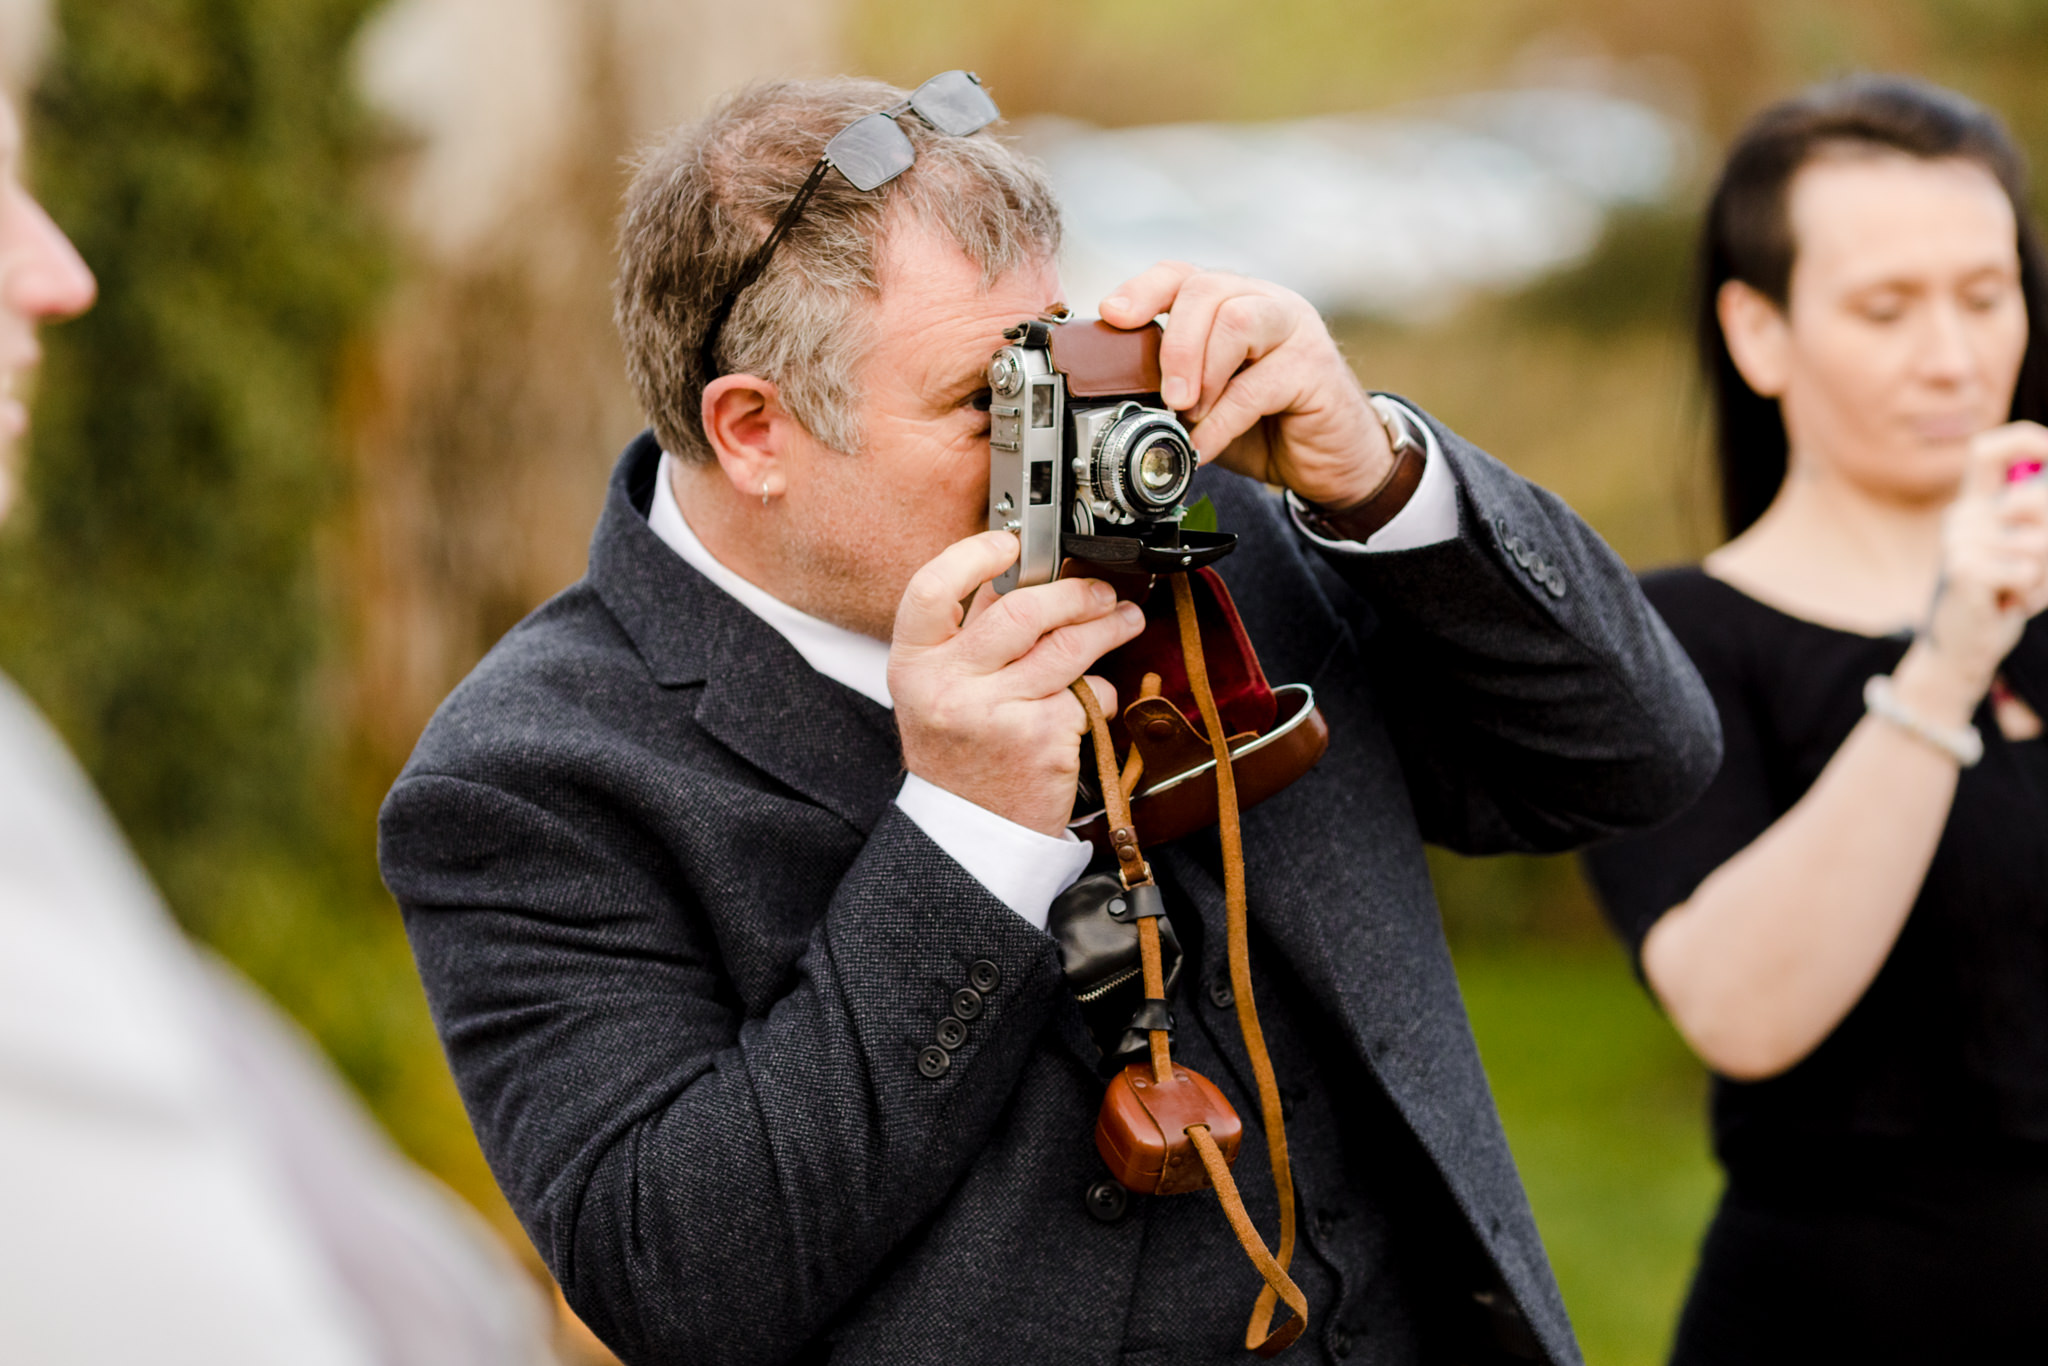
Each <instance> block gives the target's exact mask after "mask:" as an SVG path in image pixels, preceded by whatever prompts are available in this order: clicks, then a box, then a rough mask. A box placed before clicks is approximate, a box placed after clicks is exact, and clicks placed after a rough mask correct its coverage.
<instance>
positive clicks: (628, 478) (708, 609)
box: [590, 433, 902, 832]
mask: <svg viewBox="0 0 2048 1366" xmlns="http://www.w3.org/2000/svg"><path fill="white" fill-rule="evenodd" d="M660 460H661V448H660V446H659V444H657V443H656V441H655V439H654V436H653V434H652V433H643V434H642V435H641V436H640V437H638V438H637V439H636V440H635V441H634V442H633V444H632V445H630V446H628V447H627V448H626V453H625V455H624V456H623V457H621V458H620V460H619V463H618V466H617V468H616V469H615V470H614V471H613V472H612V481H611V488H610V492H609V494H608V495H607V498H606V501H605V510H604V514H603V515H602V516H601V517H600V518H599V519H598V525H597V532H596V534H595V536H594V537H593V538H592V540H591V547H590V582H591V585H592V587H594V588H595V589H596V590H597V593H598V596H599V597H601V598H602V599H603V600H604V603H605V606H606V607H607V608H609V609H610V611H611V613H612V615H613V616H614V617H615V618H617V619H618V622H619V625H620V626H621V627H622V628H623V629H624V630H625V632H626V634H627V635H628V636H629V637H630V638H631V639H632V641H633V644H634V647H635V648H636V649H637V650H638V651H639V652H640V655H641V658H643V659H644V660H646V662H647V666H648V668H649V670H650V671H651V672H652V673H653V675H654V678H655V680H656V681H657V682H659V683H660V684H661V685H662V686H663V687H668V688H682V687H687V686H689V685H691V684H696V683H701V684H702V685H703V690H702V692H701V693H700V694H699V696H698V699H697V711H696V721H697V724H698V726H699V727H700V728H702V729H703V731H704V732H705V733H706V734H707V735H709V736H711V737H712V738H713V739H715V740H717V741H718V742H719V743H720V744H723V745H724V746H725V747H726V748H727V749H729V750H731V751H732V752H733V753H734V754H735V755H737V756H739V757H740V758H741V759H744V760H746V762H747V763H749V764H751V765H753V766H754V767H755V768H757V769H759V770H760V771H761V772H763V773H765V774H767V775H768V776H769V777H771V778H773V779H774V780H775V781H777V782H778V783H781V784H782V785H784V786H785V787H788V788H790V789H791V790H793V791H795V792H798V793H801V794H802V795H803V796H805V797H807V798H809V799H810V800H811V801H813V802H816V803H817V804H818V805H820V806H822V807H824V808H826V809H827V810H829V811H831V812H833V813H834V814H835V815H837V816H839V817H840V818H842V819H843V820H845V821H847V822H848V823H849V824H851V825H853V826H854V827H855V828H856V829H859V830H861V831H862V832H866V831H868V830H871V829H873V828H874V826H875V824H876V822H877V821H879V820H880V819H881V818H882V815H883V813H884V812H885V811H886V810H887V809H888V806H889V803H890V802H891V801H892V800H894V798H895V796H896V790H897V788H898V787H899V786H900V785H901V784H900V782H899V779H900V777H901V774H902V760H901V757H900V754H899V751H898V748H897V743H896V727H895V719H894V718H893V717H892V716H891V715H890V713H889V711H888V709H887V708H885V707H881V706H878V705H877V704H875V703H874V702H872V701H870V700H869V699H867V698H865V697H862V696H861V695H860V694H859V693H856V692H854V691H853V690H852V689H851V688H848V687H846V686H844V685H842V684H840V683H837V682H834V681H833V680H832V679H829V678H827V677H825V676H824V675H823V674H820V673H819V672H818V671H817V670H815V669H813V668H812V667H811V666H810V665H809V664H808V663H807V662H805V660H804V658H803V656H801V655H799V654H798V653H797V652H796V650H795V649H794V648H793V647H792V646H791V645H790V644H789V642H788V641H786V640H784V639H783V638H782V636H781V635H780V634H779V633H778V632H777V631H775V629H774V628H773V627H771V626H769V625H768V624H767V623H766V622H764V621H762V620H761V619H760V618H759V617H757V616H755V615H754V614H753V613H752V612H749V611H748V610H747V609H746V608H744V607H742V606H741V605H740V604H739V603H738V602H735V601H734V600H733V599H732V598H731V597H729V596H727V595H726V594H725V593H724V592H723V591H721V590H720V589H719V588H717V587H716V586H715V585H713V584H712V583H711V582H710V581H708V580H707V579H705V578H704V576H703V575H701V574H699V573H698V572H697V571H696V570H694V569H692V568H691V567H690V566H689V565H688V564H686V563H685V562H684V561H683V559H682V557H681V556H679V555H677V554H676V553H675V551H674V550H672V549H670V548H669V546H668V545H667V544H665V543H664V542H663V541H662V539H661V538H660V537H659V536H657V535H655V533H654V531H653V529H652V528H651V527H649V526H648V525H647V508H648V507H649V506H650V502H651V499H652V497H653V492H654V479H655V472H656V470H657V469H658V468H659V465H660Z"/></svg>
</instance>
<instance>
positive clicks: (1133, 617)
mask: <svg viewBox="0 0 2048 1366" xmlns="http://www.w3.org/2000/svg"><path fill="white" fill-rule="evenodd" d="M1144 629H1145V613H1144V612H1143V610H1141V609H1140V608H1139V607H1138V605H1137V604H1136V603H1132V602H1126V603H1119V604H1118V605H1117V608H1116V610H1115V611H1113V612H1110V613H1108V614H1106V615H1104V616H1100V617H1096V618H1094V619H1093V620H1091V621H1078V622H1075V623H1073V624H1072V625H1070V626H1062V627H1060V628H1059V629H1058V630H1056V631H1049V632H1047V633H1046V634H1045V635H1044V636H1042V637H1040V638H1039V641H1038V643H1037V644H1035V645H1033V646H1032V647H1031V648H1030V650H1028V651H1026V652H1025V653H1024V655H1023V656H1022V657H1021V658H1019V659H1018V660H1017V661H1016V662H1015V663H1013V664H1011V665H1010V666H1009V667H1008V668H1007V669H1005V670H1004V671H1003V674H1004V690H1005V691H1006V692H1009V693H1010V694H1012V695H1013V696H1018V697H1050V696H1052V695H1053V694H1054V693H1057V692H1059V691H1061V690H1062V689H1065V688H1069V687H1072V686H1073V683H1074V680H1075V679H1077V678H1079V677H1080V676H1081V675H1082V674H1083V673H1085V672H1086V671H1087V670H1088V668H1089V667H1090V666H1091V665H1093V664H1094V663H1095V661H1096V660H1098V659H1101V658H1102V657H1103V656H1104V655H1106V654H1108V653H1109V652H1110V651H1111V650H1114V649H1115V648H1116V647H1117V646H1119V645H1124V644H1127V643H1129V642H1130V641H1133V640H1135V639H1137V637H1138V635H1139V633H1140V632H1142V631H1143V630H1144ZM1112 700H1114V699H1112Z"/></svg>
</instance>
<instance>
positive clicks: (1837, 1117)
mask: <svg viewBox="0 0 2048 1366" xmlns="http://www.w3.org/2000/svg"><path fill="white" fill-rule="evenodd" d="M2024 203H2025V199H2024V195H2023V192H2022V187H2021V170H2020V163H2019V157H2018V155H2017V153H2016V152H2015V151H2014V150H2013V147H2012V145H2011V143H2010V141H2009V140H2008V138H2007V136H2006V134H2005V133H2004V131H2003V129H2002V128H2001V127H2000V126H1999V124H1998V123H1997V121H1996V120H1995V119H1994V118H1993V117H1992V116H1991V115H1990V114H1988V113H1987V112H1985V111H1984V110H1983V109H1981V108H1979V107H1977V106H1975V105H1973V104H1971V103H1969V102H1968V101H1966V100H1963V99H1961V98H1960V97H1958V96H1955V95H1953V94H1950V93H1948V92H1946V91H1942V90H1939V89H1936V88H1933V87H1930V86H1925V85H1921V84H1918V83H1914V82H1907V81H1903V80H1896V79H1880V78H1859V79H1857V80H1853V81H1847V82H1842V83H1838V84H1834V85H1830V86H1825V87H1821V88H1819V89H1816V90H1813V91H1809V92H1808V93H1806V94H1805V95H1803V96H1800V97H1798V98H1796V99H1794V100H1791V101H1788V102H1786V103H1785V104H1782V105H1779V106H1777V107H1776V108H1773V109H1771V110H1769V111H1767V112H1766V113H1765V114H1763V115H1762V116H1761V117H1759V118H1758V119H1757V120H1756V122H1754V123H1753V124H1752V125H1751V126H1750V128H1749V129H1748V130H1747V131H1746V132H1745V133H1744V134H1743V136H1742V138H1741V139H1740V140H1739V141H1738V143H1737V145H1736V147H1735V149H1734V151H1733V152H1732V153H1731V155H1730V159H1729V162H1728V165H1727V167H1726V169H1725V170H1724V171H1723V174H1722V178H1721V182H1720V184H1719V186H1718V188H1717V190H1716V193H1715V196H1714V200H1713V204H1712V206H1711V208H1710V210H1709V221H1708V225H1707V230H1706V238H1705V255H1706V260H1705V272H1704V280H1705V288H1704V289H1703V291H1702V294H1703V297H1702V299H1701V309H1700V340H1701V343H1702V349H1703V352H1704V358H1705V360H1706V362H1707V366H1708V370H1709V373H1710V376H1711V377H1712V379H1713V381H1714V386H1715V397H1716V412H1717V416H1718V418H1719V423H1720V431H1719V437H1720V459H1721V473H1722V484H1723V501H1724V511H1725V513H1726V515H1727V520H1728V526H1729V530H1730V532H1731V533H1732V534H1733V537H1734V538H1733V539H1732V540H1731V541H1730V542H1729V543H1728V544H1727V545H1725V546H1723V547H1722V548H1721V549H1719V550H1717V551H1715V552H1714V553H1713V554H1711V555H1709V556H1708V557H1707V559H1706V561H1705V563H1704V565H1703V566H1701V567H1700V568H1692V569H1680V570H1673V571H1667V572H1665V573H1662V574H1657V575H1653V576H1651V577H1650V578H1649V579H1648V580H1647V583H1646V587H1647V589H1648V592H1649V596H1650V599H1651V601H1653V602H1654V603H1655V604H1656V605H1657V607H1658V609H1659V610H1660V611H1661V612H1662V613H1663V614H1664V617H1665V619H1666V620H1667V621H1668V622H1669V623H1670V625H1671V628H1672V630H1673V631H1674V632H1675V633H1676V634H1677V636H1678V638H1679V639H1680V641H1682V642H1683V643H1684V644H1685V646H1686V648H1687V650H1688V651H1689V652H1690V653H1691V654H1692V657H1693V661H1694V663H1695V664H1697V665H1698V666H1699V670H1700V673H1701V675H1702V676H1703V677H1704V678H1705V679H1706V681H1707V684H1708V686H1709V688H1711V689H1712V691H1713V693H1714V696H1715V699H1716V701H1717V702H1718V703H1719V706H1720V711H1721V724H1722V727H1723V729H1724V732H1725V740H1726V754H1727V757H1726V760H1725V763H1724V766H1723V768H1722V771H1721V774H1720V776H1719V777H1718V779H1717V780H1716V781H1715V783H1714V785H1713V786H1712V787H1711V788H1710V789H1709V790H1708V792H1707V794H1706V795H1705V796H1704V797H1703V798H1702V799H1701V801H1700V802H1699V804H1698V805H1697V806H1696V807H1694V808H1693V809H1692V810H1691V811H1690V812H1688V813H1687V814H1686V815H1684V816H1682V817H1680V818H1679V819H1678V820H1676V821H1674V822H1672V823H1671V824H1670V825H1668V826H1665V827H1664V828H1662V829H1660V830H1657V831H1654V832H1651V833H1649V834H1646V835H1643V836H1639V837H1634V838H1630V839H1625V840H1621V841H1617V842H1615V843H1613V844H1611V845H1608V846H1606V847H1605V848H1603V849H1601V850H1598V851H1596V852H1595V853H1594V854H1592V855H1591V856H1590V858H1589V863H1590V867H1591V871H1592V873H1593V877H1594V880H1595V882H1596V884H1597V885H1598V888H1599V890H1600V892H1601V895H1602V898H1603V900H1604V902H1605V904H1606V906H1607V909H1608V912H1609V914H1610V916H1611V918H1612V919H1613V921H1614V924H1615V926H1616V928H1617V929H1618V930H1619V931H1620V932H1621V934H1622V935H1623V936H1624V938H1625V939H1626V940H1627V942H1628V943H1629V944H1630V946H1631V947H1632V948H1633V949H1634V950H1635V952H1636V953H1637V956H1638V962H1639V964H1640V967H1641V971H1642V974H1643V977H1644V979H1645V981H1647V982H1648V984H1649V985H1650V987H1651V989H1652V990H1653V991H1654V992H1655V993H1656V995H1657V998H1658V999H1659V1001H1661V1002H1662V1004H1663V1005H1664V1007H1665V1009H1666V1010H1667V1011H1668V1012H1669V1014H1670V1016H1671V1018H1672V1020H1673V1022H1674V1023H1675V1024H1676V1025H1677V1027H1678V1029H1679V1030H1680V1032H1681V1033H1682V1034H1683V1035H1684V1036H1685V1038H1686V1040H1687V1041H1688V1042H1689V1043H1690V1044H1691V1045H1692V1047H1693V1048H1694V1049H1695V1050H1696V1051H1697V1052H1698V1053H1699V1055H1700V1056H1701V1057H1702V1058H1703V1059H1704V1060H1705V1061H1706V1062H1707V1063H1708V1065H1709V1066H1710V1067H1711V1068H1712V1069H1713V1070H1714V1072H1715V1073H1716V1078H1715V1084H1714V1100H1713V1118H1714V1138H1715V1147H1716V1151H1717V1153H1718V1155H1719V1157H1720V1159H1721V1162H1722V1164H1723V1166H1724V1167H1725V1168H1726V1170H1727V1174H1728V1186H1727V1192H1726V1195H1725V1197H1724V1199H1723V1201H1722V1204H1721V1207H1720V1210H1719V1211H1718V1213H1717V1214H1716V1216H1715V1219H1714V1222H1713V1225H1712V1227H1711V1228H1710V1230H1709V1231H1708V1234H1707V1237H1706V1241H1705V1244H1704V1246H1703V1248H1702V1252H1701V1262H1700V1267H1699V1271H1698V1274H1697V1276H1696V1278H1695V1280H1694V1283H1693V1287H1692V1292H1691V1295H1690V1297H1689V1299H1688V1301H1687V1304H1686V1308H1685V1313H1684V1317H1683V1318H1682V1320H1681V1322H1680V1325H1679V1330H1678V1339H1677V1346H1676V1349H1675V1354H1674V1358H1673V1359H1674V1361H1676V1362H1680V1363H1687V1364H1688V1366H1689V1364H1690V1363H1700V1362H1740V1363H1746V1364H1747V1363H1763V1362H1778V1361H1785V1362H1791V1361H1797V1362H1802V1363H1811V1362H1832V1361H1857V1362H1868V1361H1915V1362H1923V1361H1940V1362H1948V1361H1982V1360H2048V742H2044V741H2043V740H2042V739H2041V738H2040V734H2041V721H2040V719H2039V718H2040V715H2041V714H2043V713H2048V618H2044V619H2042V620H2041V621H2032V620H2031V619H2032V618H2033V617H2034V616H2035V615H2036V614H2037V613H2040V612H2041V611H2042V610H2043V609H2044V607H2048V478H2043V479H2028V478H2026V477H2025V476H2026V475H2027V474H2028V473H2029V471H2030V470H2031V469H2034V468H2037V467H2038V466H2039V464H2040V463H2041V462H2042V461H2044V460H2048V431H2044V430H2043V429H2042V428H2041V427H2038V426H2036V425H2034V423H2033V422H2031V421H2022V420H2018V419H2028V418H2033V419H2040V418H2048V335H2044V333H2043V329H2044V328H2048V312H2044V311H2043V307H2042V304H2043V300H2044V294H2043V288H2044V283H2048V282H2044V279H2043V275H2042V265H2043V262H2042V257H2041V254H2040V250H2039V247H2038V245H2037V242H2036V238H2035V235H2034V232H2033V229H2032V227H2031V226H2030V225H2029V223H2028V221H2027V217H2026V210H2025V208H2024ZM2030 323H2031V327H2030Z"/></svg>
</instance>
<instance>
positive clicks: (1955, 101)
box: [1696, 76, 2048, 536]
mask: <svg viewBox="0 0 2048 1366" xmlns="http://www.w3.org/2000/svg"><path fill="white" fill-rule="evenodd" d="M1845 144H1847V145H1849V146H1858V145H1860V146H1863V147H1869V148H1875V149H1880V150H1889V151H1896V152H1903V153H1905V154H1906V155H1907V156H1912V157H1921V158H1925V159H1928V160H1933V159H1936V158H1945V157H1961V158H1963V159H1965V160H1968V161H1974V162H1976V163H1978V164H1979V165H1981V166H1983V167H1984V169H1986V170H1987V171H1989V172H1991V174H1992V175H1994V176H1996V177H1997V178H1998V183H1999V184H2000V185H2002V186H2003V187H2004V188H2005V193H2006V196H2007V197H2008V198H2009V199H2011V201H2012V208H2013V214H2014V216H2015V217H2016V218H2017V219H2018V220H2019V257H2020V292H2021V294H2022V296H2023V297H2024V299H2025V301H2026V308H2027V326H2028V333H2027V350H2026V355H2025V357H2024V359H2023V360H2022V361H2021V363H2020V375H2019V383H2018V385H2017V386H2016V387H2015V388H2014V390H2013V396H2012V416H2013V417H2015V418H2031V419H2033V420H2035V421H2037V422H2040V421H2048V294H2044V293H2043V291H2044V289H2048V276H2044V274H2043V269H2044V261H2043V258H2042V255H2041V242H2040V238H2039V236H2038V234H2037V233H2036V232H2035V230H2034V225H2033V223H2032V221H2031V220H2030V218H2029V217H2028V214H2027V209H2026V162H2025V158H2023V157H2022V156H2021V155H2020V151H2019V148H2018V147H2017V146H2015V145H2014V143H2013V140H2012V137H2011V135H2010V134H2009V133H2007V132H2006V130H2005V125H2004V124H2002V123H2000V122H1999V120H1998V116H1997V115H1995V114H1993V113H1992V112H1991V111H1990V110H1988V109H1986V108H1984V107H1983V106H1982V105H1980V104H1977V103H1975V102H1974V101H1972V100H1969V99H1966V98H1964V97H1963V96H1961V95H1958V94H1956V93H1955V92H1954V91H1952V90H1944V89H1943V88H1941V87H1940V86H1937V85H1930V84H1928V83H1927V82H1925V81H1916V80H1909V79H1907V78H1905V77H1902V76H1852V77H1849V78H1848V79H1845V80H1839V81H1833V82H1830V83H1828V84H1826V85H1820V86H1815V87H1813V88H1812V89H1810V90H1807V91H1805V92H1803V93H1801V94H1799V95H1796V96H1794V97H1793V98H1791V99H1789V100H1785V101H1783V102H1782V103H1779V104H1774V105H1772V106H1771V107H1770V108H1769V109H1766V110H1765V111H1764V112H1763V113H1761V114H1759V115H1757V117H1756V118H1755V119H1753V120H1752V121H1751V122H1750V124H1749V126H1748V127H1747V128H1745V129H1743V130H1742V135H1741V136H1740V137H1738V138H1737V139H1736V140H1735V146H1734V147H1733V149H1732V150H1730V152H1729V153H1728V162H1727V164H1726V165H1725V166H1723V167H1722V169H1721V179H1720V181H1719V183H1717V184H1716V185H1715V186H1714V196H1713V199H1712V200H1711V201H1710V202H1709V204H1708V206H1707V221H1706V230H1705V235H1704V238H1703V240H1702V242H1701V249H1700V267H1701V269H1700V278H1699V297H1698V299H1697V300H1696V306H1697V309H1698V316H1697V327H1698V344H1699V350H1700V360H1701V362H1702V364H1703V365H1704V366H1705V368H1706V372H1707V381H1708V384H1709V385H1710V386H1711V388H1712V392H1713V401H1714V417H1715V429H1716V430H1715V444H1716V455H1717V457H1718V463H1719V466H1720V475H1721V514H1722V518H1723V520H1724V521H1725V522H1726V524H1727V533H1728V535H1730V536H1735V535H1737V534H1739V533H1741V532H1742V531H1743V530H1744V529H1746V528H1747V527H1748V526H1749V525H1750V524H1751V523H1752V522H1754V521H1756V519H1757V518H1758V517H1760V516H1762V515H1763V511H1764V509H1765V508H1767V507H1769V506H1770V503H1771V499H1773V498H1775V497H1776V496H1777V493H1778V486H1779V485H1780V484H1782V483H1784V481H1785V462H1786V440H1785V422H1784V419H1783V417H1782V416H1780V414H1779V411H1778V404H1777V401H1776V400H1775V399H1768V398H1765V397H1763V396H1762V395H1761V394H1758V393H1757V392H1756V391H1755V390H1754V389H1751V388H1750V387H1749V385H1748V384H1747V383H1746V382H1745V381H1744V380H1743V378H1742V375H1741V373H1740V372H1739V371H1737V370H1736V368H1735V361H1734V359H1733V358H1732V357H1731V356H1730V355H1729V354H1728V341H1727V338H1726V337H1724V336H1723V335H1722V333H1721V318H1720V312H1719V309H1718V307H1717V303H1718V300H1719V296H1720V293H1721V286H1722V285H1724V284H1726V283H1727V282H1728V281H1730V280H1740V281H1742V282H1743V283H1744V284H1746V285H1748V286H1749V287H1750V288H1752V289H1754V290H1756V291H1757V292H1758V293H1760V294H1762V295H1763V296H1764V297H1766V298H1768V299H1769V300H1771V301H1772V302H1773V303H1775V304H1777V305H1778V307H1780V308H1784V307H1785V306H1786V304H1787V300H1788V297H1789V294H1790V286H1791V282H1792V260H1793V255H1794V253H1795V251H1796V249H1797V244H1796V243H1795V242H1793V240H1792V222H1791V214H1790V208H1789V205H1788V202H1787V201H1788V194H1787V190H1788V188H1789V186H1790V185H1791V183H1792V177H1793V176H1794V175H1795V174H1796V173H1797V172H1798V171H1799V169H1800V168H1801V167H1803V166H1805V165H1806V163H1807V162H1809V161H1811V160H1812V159H1813V158H1814V157H1815V155H1817V154H1818V153H1820V152H1823V151H1825V150H1827V149H1828V148H1830V147H1840V146H1843V145H1845Z"/></svg>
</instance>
